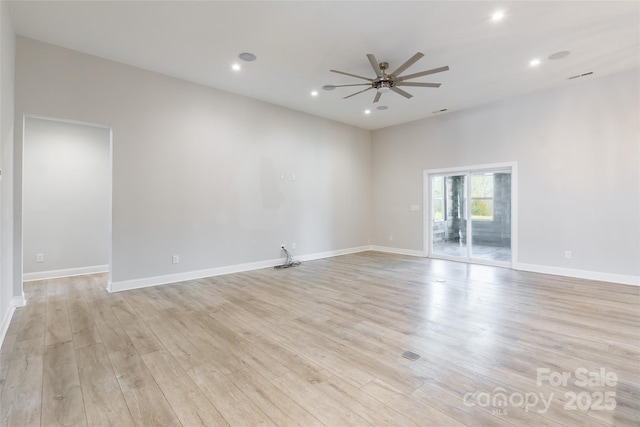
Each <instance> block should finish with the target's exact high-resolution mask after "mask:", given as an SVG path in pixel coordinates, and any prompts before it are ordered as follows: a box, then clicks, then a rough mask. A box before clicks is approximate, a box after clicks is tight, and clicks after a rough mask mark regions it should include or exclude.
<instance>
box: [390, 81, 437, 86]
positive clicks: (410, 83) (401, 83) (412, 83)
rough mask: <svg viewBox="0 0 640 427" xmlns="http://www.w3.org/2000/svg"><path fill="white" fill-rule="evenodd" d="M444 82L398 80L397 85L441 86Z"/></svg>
mask: <svg viewBox="0 0 640 427" xmlns="http://www.w3.org/2000/svg"><path fill="white" fill-rule="evenodd" d="M441 85H442V83H418V82H397V83H396V86H418V87H440V86H441Z"/></svg>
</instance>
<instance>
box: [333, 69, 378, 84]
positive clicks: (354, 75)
mask: <svg viewBox="0 0 640 427" xmlns="http://www.w3.org/2000/svg"><path fill="white" fill-rule="evenodd" d="M329 71H331V72H332V73H338V74H344V75H345V76H351V77H355V78H358V79H362V80H369V81H370V82H372V81H373V79H370V78H369V77H362V76H358V75H356V74H351V73H345V72H344V71H338V70H329Z"/></svg>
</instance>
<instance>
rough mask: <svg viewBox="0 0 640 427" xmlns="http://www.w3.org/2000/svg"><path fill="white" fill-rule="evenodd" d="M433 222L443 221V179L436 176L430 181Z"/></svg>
mask: <svg viewBox="0 0 640 427" xmlns="http://www.w3.org/2000/svg"><path fill="white" fill-rule="evenodd" d="M431 188H432V193H433V194H432V197H431V202H432V204H433V220H434V221H444V177H442V176H436V177H433V179H432V180H431Z"/></svg>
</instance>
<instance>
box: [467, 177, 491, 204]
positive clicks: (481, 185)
mask: <svg viewBox="0 0 640 427" xmlns="http://www.w3.org/2000/svg"><path fill="white" fill-rule="evenodd" d="M471 197H472V198H485V197H489V198H493V174H492V173H491V174H482V175H471Z"/></svg>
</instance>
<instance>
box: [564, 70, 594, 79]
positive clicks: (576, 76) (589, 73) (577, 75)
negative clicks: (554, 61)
mask: <svg viewBox="0 0 640 427" xmlns="http://www.w3.org/2000/svg"><path fill="white" fill-rule="evenodd" d="M591 74H593V71H589V72H588V73H582V74H576V75H575V76H571V77H569V79H568V80H571V79H577V78H579V77H585V76H590V75H591Z"/></svg>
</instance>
